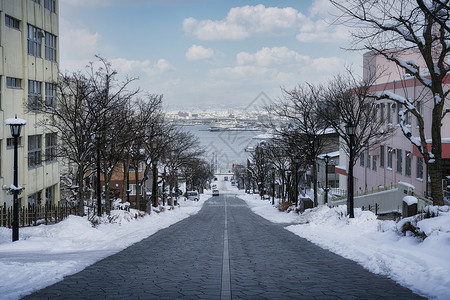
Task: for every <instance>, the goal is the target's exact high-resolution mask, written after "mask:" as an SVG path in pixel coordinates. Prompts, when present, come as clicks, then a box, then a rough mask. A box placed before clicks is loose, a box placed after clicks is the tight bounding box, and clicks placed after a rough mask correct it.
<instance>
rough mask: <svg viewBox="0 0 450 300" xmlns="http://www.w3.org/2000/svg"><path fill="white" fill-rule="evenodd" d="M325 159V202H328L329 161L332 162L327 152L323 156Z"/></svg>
mask: <svg viewBox="0 0 450 300" xmlns="http://www.w3.org/2000/svg"><path fill="white" fill-rule="evenodd" d="M323 160H324V161H325V204H328V163H329V162H330V157H329V156H328V154H326V155H325V156H324V158H323Z"/></svg>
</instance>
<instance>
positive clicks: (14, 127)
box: [5, 115, 27, 242]
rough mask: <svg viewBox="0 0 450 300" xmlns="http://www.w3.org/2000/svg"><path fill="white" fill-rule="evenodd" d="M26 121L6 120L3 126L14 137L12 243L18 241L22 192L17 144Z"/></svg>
mask: <svg viewBox="0 0 450 300" xmlns="http://www.w3.org/2000/svg"><path fill="white" fill-rule="evenodd" d="M26 124H27V121H25V120H22V119H18V118H17V115H16V117H15V118H11V119H6V120H5V125H9V126H10V129H11V135H12V136H13V137H14V180H13V185H14V186H13V187H11V193H12V194H13V197H14V198H13V199H14V200H13V201H14V202H13V222H12V241H13V242H15V241H17V240H18V239H19V200H18V199H17V196H18V195H19V194H20V192H21V191H22V188H21V187H20V186H19V167H18V162H17V144H18V140H19V136H20V131H21V129H22V126H25V125H26Z"/></svg>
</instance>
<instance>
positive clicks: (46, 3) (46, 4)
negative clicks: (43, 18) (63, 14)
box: [44, 0, 56, 12]
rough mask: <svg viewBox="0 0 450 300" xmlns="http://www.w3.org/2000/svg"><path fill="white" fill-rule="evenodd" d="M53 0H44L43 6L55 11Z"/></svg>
mask: <svg viewBox="0 0 450 300" xmlns="http://www.w3.org/2000/svg"><path fill="white" fill-rule="evenodd" d="M55 2H56V1H55V0H44V7H45V8H47V9H48V10H50V11H51V12H55V11H56V9H55V8H56V6H55Z"/></svg>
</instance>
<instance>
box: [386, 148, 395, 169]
mask: <svg viewBox="0 0 450 300" xmlns="http://www.w3.org/2000/svg"><path fill="white" fill-rule="evenodd" d="M387 151H388V159H387V167H388V168H389V169H392V154H393V152H394V149H392V148H391V147H388V148H387Z"/></svg>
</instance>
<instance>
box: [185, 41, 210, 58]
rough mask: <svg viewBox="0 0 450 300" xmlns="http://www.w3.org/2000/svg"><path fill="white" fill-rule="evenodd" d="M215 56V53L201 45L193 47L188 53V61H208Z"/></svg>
mask: <svg viewBox="0 0 450 300" xmlns="http://www.w3.org/2000/svg"><path fill="white" fill-rule="evenodd" d="M213 56H214V51H213V50H212V49H209V48H204V47H203V46H199V45H192V46H191V47H190V48H189V49H188V51H187V52H186V58H187V59H188V60H199V59H208V58H211V57H213Z"/></svg>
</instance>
